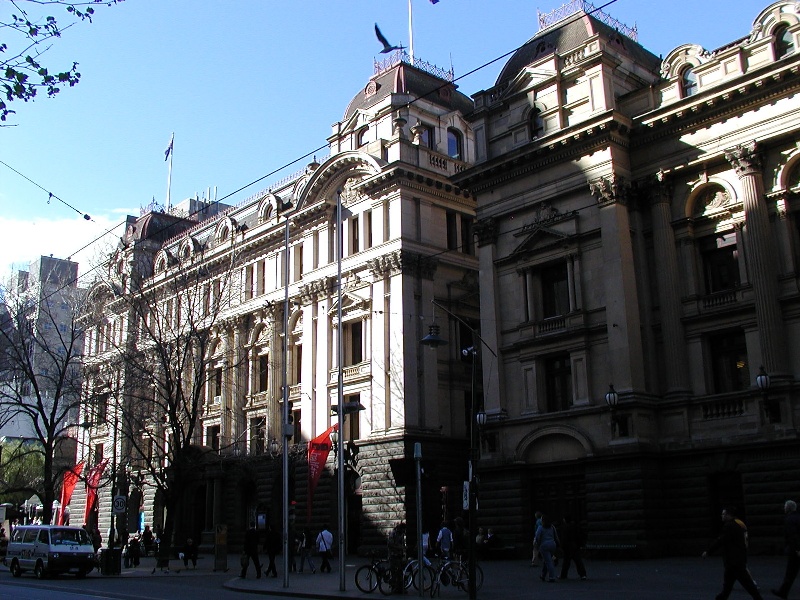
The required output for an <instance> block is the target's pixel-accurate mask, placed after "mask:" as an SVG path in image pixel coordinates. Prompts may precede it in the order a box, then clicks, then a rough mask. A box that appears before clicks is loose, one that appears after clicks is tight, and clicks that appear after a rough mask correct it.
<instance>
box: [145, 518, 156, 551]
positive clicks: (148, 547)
mask: <svg viewBox="0 0 800 600" xmlns="http://www.w3.org/2000/svg"><path fill="white" fill-rule="evenodd" d="M154 539H155V538H154V536H153V531H152V530H151V529H150V525H145V526H144V531H143V532H142V545H144V555H145V556H150V552H152V550H153V540H154Z"/></svg>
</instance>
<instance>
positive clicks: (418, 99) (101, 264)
mask: <svg viewBox="0 0 800 600" xmlns="http://www.w3.org/2000/svg"><path fill="white" fill-rule="evenodd" d="M616 2H617V0H609V2H606V3H605V4H603V5H601V6H598V7H595V8H594V9H593V10H591V11H589V12H588V13H586V14H592V13H594V12H598V11H601V10H603V9H604V8H607V7H609V6H611V5H612V4H616ZM581 18H582V17H581V16H574V17H569V18H567V19H565V20H564V22H563V23H561V24H559V25H558V26H557V27H554V28H553V30H554V31H555V30H558V29H561V28H562V27H565V26H566V25H569V24H571V23H573V22H574V21H577V20H579V19H581ZM534 37H535V36H534ZM532 42H533V38H531V39H530V40H528V41H526V42H525V43H524V44H520V45H519V46H517V47H516V48H514V49H512V50H509V51H508V52H505V53H504V54H501V55H500V56H497V57H496V58H493V59H492V60H490V61H487V62H485V63H483V64H482V65H480V66H478V67H476V68H474V69H472V70H470V71H467V72H466V73H465V74H464V75H461V76H459V77H456V78H454V79H453V81H452V82H447V83H445V84H442V85H441V86H439V87H437V88H434V89H433V90H431V91H430V92H428V93H426V94H423V95H422V96H419V97H418V98H414V99H412V100H410V101H409V102H408V103H406V106H411V105H412V104H414V103H415V102H418V101H420V100H423V99H425V98H427V97H428V96H430V95H431V94H433V93H434V92H438V91H439V90H440V89H442V88H444V87H447V86H449V85H451V84H452V83H455V82H456V81H460V80H462V79H464V78H465V77H469V76H470V75H473V74H474V73H477V72H478V71H480V70H482V69H485V68H487V67H489V66H491V65H493V64H494V63H496V62H497V61H499V60H502V59H504V58H506V57H508V56H511V55H512V54H514V53H516V52H518V51H519V50H521V49H522V48H524V47H525V46H527V45H528V44H530V43H532ZM327 148H328V144H324V145H322V146H319V147H317V148H315V149H314V150H311V151H310V152H307V153H306V154H303V155H302V156H300V157H298V158H295V159H294V160H292V161H290V162H287V163H285V164H283V165H282V166H280V167H278V168H276V169H273V170H272V171H270V172H269V173H266V174H265V175H263V176H261V177H259V178H258V179H254V180H253V181H251V182H250V183H247V184H245V185H243V186H241V187H239V188H237V189H236V190H234V191H232V192H230V193H228V194H226V195H224V196H222V197H221V198H218V199H216V200H215V201H214V203H215V204H219V202H221V201H223V200H225V199H227V198H230V197H231V196H233V195H234V194H238V193H239V192H241V191H243V190H245V189H247V188H249V187H250V186H252V185H255V184H256V183H258V182H260V181H263V180H264V179H266V178H267V177H271V176H272V175H275V174H276V173H280V172H281V171H282V170H284V169H286V168H287V167H290V166H292V165H293V164H295V163H297V162H299V161H301V160H303V159H304V158H308V157H309V156H312V155H314V154H315V153H317V152H321V151H322V150H325V149H327ZM0 163H2V164H3V165H5V166H6V167H8V168H9V169H11V170H12V171H14V172H15V173H17V174H18V175H20V176H21V177H23V178H25V179H27V180H28V181H30V182H31V183H32V184H34V185H36V187H38V188H40V189H42V190H44V191H45V192H47V193H48V194H50V195H51V197H54V198H56V199H57V200H59V201H60V202H62V203H64V205H66V206H68V207H69V208H71V209H73V210H74V211H75V212H77V213H78V214H83V217H84V218H86V217H87V216H88V214H87V213H81V212H80V211H79V210H78V209H77V208H75V207H73V206H71V205H70V204H68V203H67V202H65V201H64V200H62V199H61V198H58V197H57V196H55V195H54V194H51V193H50V192H49V191H48V190H46V189H45V188H43V187H42V186H40V185H39V184H37V183H36V182H34V181H33V180H31V179H29V178H28V177H26V176H25V175H23V174H22V173H20V172H19V171H17V170H16V169H14V168H13V167H11V166H9V165H8V164H6V163H5V162H3V161H2V160H0ZM592 206H594V204H591V205H587V206H585V207H583V208H580V209H577V210H576V211H575V212H580V211H582V210H584V209H586V208H591V207H592ZM200 210H201V209H198V210H197V211H195V212H193V213H190V214H187V215H186V216H185V217H182V218H181V219H180V220H178V221H177V223H180V222H181V221H184V220H189V218H190V217H193V216H195V215H197V214H198V213H199V212H200ZM87 220H92V221H94V220H93V219H91V217H89V219H87ZM125 222H126V221H122V222H120V223H119V224H117V225H115V226H114V227H112V228H111V229H109V230H107V231H106V232H104V233H103V234H102V235H101V236H99V237H97V238H95V239H94V240H92V241H91V242H89V243H88V244H86V245H85V246H83V247H82V248H80V249H79V250H77V251H76V253H77V252H80V251H82V250H84V249H86V248H87V247H89V246H91V245H92V244H94V243H96V242H98V241H99V240H100V239H102V238H103V237H105V236H106V235H108V233H109V232H111V231H113V230H114V229H115V228H116V227H119V226H121V225H124V224H125ZM174 225H175V223H172V224H170V225H168V226H164V227H163V228H161V229H159V230H157V231H155V232H154V233H155V234H158V233H161V232H162V231H166V229H167V228H168V227H172V226H174ZM519 229H522V227H519V228H516V229H513V230H511V231H509V232H508V233H509V234H512V233H513V232H514V231H517V230H519ZM135 244H136V242H134V245H135ZM445 252H447V250H441V251H438V252H434V253H432V254H430V256H429V258H433V257H436V256H439V255H441V254H443V253H445ZM73 255H74V254H73ZM107 264H108V263H107V262H105V263H100V264H98V265H96V266H94V267H92V268H91V269H89V270H88V271H86V272H85V273H83V274H82V275H80V276H78V277H77V278H76V279H75V281H69V282H67V283H65V284H64V286H63V287H61V288H59V289H57V290H55V291H53V292H52V293H51V294H50V295H49V296H46V297H45V298H43V299H44V300H47V299H48V298H50V297H51V296H54V295H55V294H57V293H58V292H60V291H61V290H62V289H65V288H66V287H68V286H70V285H72V283H77V281H79V280H80V279H81V278H83V277H84V276H86V275H89V274H90V273H93V272H94V271H95V270H97V269H99V268H100V267H104V266H106V265H107ZM2 325H5V323H3V324H2Z"/></svg>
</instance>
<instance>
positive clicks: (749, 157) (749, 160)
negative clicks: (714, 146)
mask: <svg viewBox="0 0 800 600" xmlns="http://www.w3.org/2000/svg"><path fill="white" fill-rule="evenodd" d="M725 160H727V161H728V162H729V163H731V166H732V167H733V168H734V170H735V171H736V175H737V177H739V178H740V179H741V178H742V177H745V176H747V175H754V174H755V173H760V172H761V152H759V150H758V144H756V142H755V140H753V141H751V142H746V143H744V144H737V145H736V146H734V147H733V148H728V149H727V150H725Z"/></svg>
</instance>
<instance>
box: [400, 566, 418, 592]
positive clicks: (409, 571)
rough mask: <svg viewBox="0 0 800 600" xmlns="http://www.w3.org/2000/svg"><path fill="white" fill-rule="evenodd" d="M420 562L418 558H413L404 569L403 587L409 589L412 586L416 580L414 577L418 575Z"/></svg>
mask: <svg viewBox="0 0 800 600" xmlns="http://www.w3.org/2000/svg"><path fill="white" fill-rule="evenodd" d="M418 564H419V563H418V562H417V561H416V560H411V561H409V562H408V564H407V565H406V566H405V568H404V569H403V587H404V588H405V589H408V588H410V587H411V584H412V583H413V582H414V578H415V577H416V573H417V565H418Z"/></svg>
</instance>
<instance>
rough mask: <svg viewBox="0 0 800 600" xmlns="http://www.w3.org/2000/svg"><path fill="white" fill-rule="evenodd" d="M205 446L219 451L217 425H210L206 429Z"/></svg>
mask: <svg viewBox="0 0 800 600" xmlns="http://www.w3.org/2000/svg"><path fill="white" fill-rule="evenodd" d="M206 446H208V447H209V448H211V449H212V450H216V451H219V447H220V427H219V425H212V426H211V427H209V428H208V429H206Z"/></svg>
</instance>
